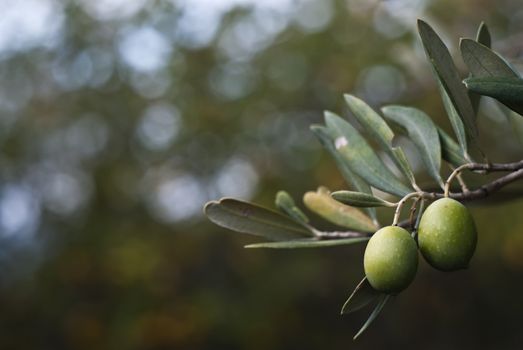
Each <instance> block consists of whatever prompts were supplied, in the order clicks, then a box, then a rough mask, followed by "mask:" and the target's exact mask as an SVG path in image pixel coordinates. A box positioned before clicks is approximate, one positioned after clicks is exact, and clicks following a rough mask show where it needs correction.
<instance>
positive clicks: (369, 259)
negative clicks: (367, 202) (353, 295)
mask: <svg viewBox="0 0 523 350" xmlns="http://www.w3.org/2000/svg"><path fill="white" fill-rule="evenodd" d="M363 267H364V269H365V275H366V276H367V279H368V281H369V283H370V284H371V286H372V287H373V288H374V289H376V290H378V291H380V292H383V293H388V294H396V293H398V292H401V291H402V290H403V289H405V288H407V286H408V285H409V284H410V283H411V282H412V280H413V279H414V276H415V275H416V270H417V269H418V247H417V246H416V242H415V241H414V239H413V238H412V237H411V235H410V234H409V232H408V231H407V230H405V229H403V228H401V227H398V226H387V227H383V228H382V229H380V230H378V231H377V232H376V233H375V234H374V235H373V236H372V237H371V239H370V240H369V243H368V244H367V248H366V249H365V255H364V257H363Z"/></svg>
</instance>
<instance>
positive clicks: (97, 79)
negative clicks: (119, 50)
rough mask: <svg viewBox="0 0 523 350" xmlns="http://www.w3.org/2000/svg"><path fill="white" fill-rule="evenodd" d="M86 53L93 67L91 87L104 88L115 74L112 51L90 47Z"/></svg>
mask: <svg viewBox="0 0 523 350" xmlns="http://www.w3.org/2000/svg"><path fill="white" fill-rule="evenodd" d="M86 53H87V55H88V56H89V58H90V60H91V62H92V66H93V72H92V74H91V79H90V80H89V85H90V86H91V87H99V86H102V85H103V84H105V83H106V82H107V81H108V80H109V78H110V77H111V75H112V73H113V68H114V58H113V55H112V51H111V50H109V49H104V48H102V47H90V48H88V49H87V50H86Z"/></svg>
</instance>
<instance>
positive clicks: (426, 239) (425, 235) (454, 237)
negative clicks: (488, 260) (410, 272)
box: [418, 198, 477, 271]
mask: <svg viewBox="0 0 523 350" xmlns="http://www.w3.org/2000/svg"><path fill="white" fill-rule="evenodd" d="M476 242H477V233H476V226H475V225H474V220H473V219H472V216H471V215H470V213H469V211H468V210H467V208H466V207H465V206H464V205H463V204H461V203H460V202H458V201H456V200H454V199H451V198H442V199H438V200H437V201H435V202H434V203H432V204H431V205H429V206H428V207H427V209H426V210H425V212H424V213H423V216H422V217H421V220H420V223H419V227H418V245H419V249H420V251H421V254H422V255H423V257H424V258H425V260H427V262H428V263H429V264H430V265H431V266H433V267H434V268H436V269H438V270H442V271H454V270H459V269H464V268H467V267H468V265H469V261H470V259H471V258H472V255H474V250H475V249H476Z"/></svg>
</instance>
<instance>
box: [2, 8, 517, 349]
mask: <svg viewBox="0 0 523 350" xmlns="http://www.w3.org/2000/svg"><path fill="white" fill-rule="evenodd" d="M521 5H522V4H521V1H520V0H496V1H494V0H490V1H489V0H475V1H473V0H461V1H454V0H442V1H430V0H389V1H377V0H372V1H369V0H366V1H363V0H344V1H341V0H340V1H334V0H322V1H314V0H262V1H260V0H258V1H255V0H132V1H129V0H96V1H93V0H70V1H57V0H23V1H19V0H0V8H1V9H2V11H1V12H0V147H1V148H0V348H2V349H377V348H382V347H387V348H388V349H395V348H401V349H419V348H424V349H442V348H450V349H452V348H462V349H472V348H475V349H493V348H498V349H519V348H521V344H522V343H523V332H522V328H523V319H522V318H521V315H522V314H523V301H522V300H521V295H523V278H522V277H523V216H522V215H521V211H522V210H523V202H522V201H521V200H516V201H512V202H510V203H507V204H498V203H496V204H495V205H493V204H492V203H491V204H490V205H489V203H484V204H486V205H487V206H481V207H479V206H474V207H472V209H473V213H474V216H475V218H476V220H477V223H478V226H479V228H480V240H479V246H478V252H477V254H476V256H475V258H474V260H473V263H472V266H471V268H470V269H469V270H467V271H462V272H456V273H450V274H444V273H439V272H436V271H434V270H432V269H430V268H429V267H428V266H427V265H426V264H425V263H421V266H420V270H419V273H418V276H417V279H416V281H415V282H414V283H413V285H412V286H411V287H410V288H409V289H408V290H407V291H405V292H404V293H402V294H401V295H400V296H399V297H397V298H395V299H394V301H393V302H392V303H390V304H388V305H387V307H386V309H385V310H384V312H383V314H382V315H381V317H380V318H379V319H378V320H377V321H376V322H375V324H374V326H373V327H372V328H371V329H369V331H368V332H367V333H366V334H365V335H364V336H363V337H362V338H361V339H360V340H358V341H357V342H353V341H352V336H353V335H354V334H355V332H356V331H357V330H358V328H359V327H360V326H361V324H362V323H363V322H364V320H365V319H366V317H367V315H368V313H369V312H370V310H369V309H365V310H362V311H359V312H357V313H355V314H352V315H349V316H344V317H341V316H339V310H340V307H341V305H342V304H343V302H344V301H345V299H346V298H347V297H348V295H349V294H350V292H351V290H352V288H353V287H354V286H355V285H356V283H357V282H358V281H359V280H360V279H361V278H362V276H363V271H362V253H363V246H348V247H337V248H323V249H317V250H295V251H268V250H245V249H243V245H245V244H247V243H251V242H255V241H257V239H256V238H253V237H246V236H244V235H241V234H236V233H232V232H228V231H226V230H223V229H220V228H218V227H216V226H214V225H212V224H211V223H209V222H208V221H207V220H205V218H204V217H203V214H202V206H203V204H204V203H205V202H206V201H208V200H212V199H217V198H219V197H222V196H229V197H236V198H241V199H245V200H252V201H255V202H257V203H261V204H263V205H266V206H272V201H273V198H274V194H275V193H276V191H277V190H279V189H286V190H288V191H289V192H290V193H291V194H292V195H293V196H294V197H295V198H296V199H298V200H299V198H300V197H301V195H302V193H303V192H305V191H308V190H313V189H315V188H316V187H317V186H318V185H326V186H328V187H330V188H331V189H343V188H346V185H345V184H344V182H343V180H342V178H341V177H340V175H339V174H338V172H337V171H336V169H335V166H334V164H333V162H332V161H331V160H330V159H329V158H328V155H327V154H326V152H323V151H322V149H321V147H320V145H319V143H318V142H317V141H316V140H315V139H314V137H313V135H312V133H310V132H309V129H308V127H309V125H310V124H311V123H319V122H321V120H322V111H323V110H326V109H329V110H333V111H336V112H339V113H346V109H345V107H344V106H343V99H342V93H345V92H350V93H353V94H355V95H357V96H359V97H361V98H363V99H365V100H366V101H368V102H369V103H371V104H372V105H373V106H375V107H379V106H380V105H382V104H386V103H402V104H410V105H414V106H418V107H420V108H422V109H423V110H425V111H426V112H428V114H430V115H431V116H432V117H433V118H434V119H435V120H437V121H438V123H439V124H440V125H442V126H443V127H444V128H445V129H447V130H450V128H449V124H448V122H447V120H446V118H445V113H444V110H443V107H442V104H441V101H440V98H439V95H438V93H437V90H436V86H435V84H434V81H433V79H432V76H431V71H430V68H429V66H428V65H427V63H426V60H425V57H424V53H423V50H422V48H421V46H420V42H419V40H418V38H417V35H416V19H417V18H418V17H421V18H424V19H425V20H427V21H429V23H431V24H432V25H433V26H434V27H435V28H436V29H437V31H438V32H439V33H440V34H441V35H442V36H443V37H444V39H445V40H446V43H447V44H448V45H449V47H450V49H451V50H452V52H453V53H455V54H456V53H457V52H456V49H457V43H458V39H459V37H460V36H467V37H473V36H474V35H475V31H476V28H477V26H478V25H479V23H480V22H481V21H482V20H485V21H486V22H487V24H488V25H489V26H490V28H491V31H492V33H493V36H494V48H495V49H497V50H499V52H501V53H503V54H504V55H506V56H507V57H508V58H509V60H511V61H512V62H513V63H514V64H515V65H516V66H517V67H519V68H520V69H521V65H518V62H519V64H521V62H523V39H522V38H523V6H521ZM456 57H457V55H456ZM456 62H457V64H458V65H459V66H460V67H463V63H462V61H461V59H459V58H457V60H456ZM482 111H483V112H486V113H482V115H481V116H480V117H479V123H480V130H481V134H482V138H481V143H482V145H483V148H484V149H485V150H486V152H487V154H488V155H489V157H490V158H491V159H492V160H495V161H500V162H502V161H514V160H518V159H521V158H522V156H523V151H522V144H520V143H518V142H517V140H516V138H515V136H514V135H513V134H512V128H511V127H510V125H509V124H508V123H507V122H506V120H505V119H504V118H503V116H501V115H500V114H499V113H496V110H495V109H493V108H492V107H491V106H490V107H489V105H488V104H483V107H482ZM398 142H400V144H402V145H403V146H404V147H405V148H406V151H407V153H408V155H409V156H410V158H411V160H412V163H413V165H414V166H415V168H416V169H418V171H419V176H420V178H422V179H423V178H426V177H425V175H424V173H423V170H422V169H420V167H419V159H418V158H417V155H416V153H415V150H414V149H413V147H412V145H410V144H408V143H407V142H405V140H401V139H400V140H398ZM444 171H448V170H447V169H445V170H444ZM382 215H383V218H385V219H384V222H386V220H387V218H390V213H382Z"/></svg>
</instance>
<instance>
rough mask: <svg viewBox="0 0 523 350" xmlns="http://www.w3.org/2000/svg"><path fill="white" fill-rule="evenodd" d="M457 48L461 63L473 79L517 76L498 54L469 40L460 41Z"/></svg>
mask: <svg viewBox="0 0 523 350" xmlns="http://www.w3.org/2000/svg"><path fill="white" fill-rule="evenodd" d="M459 47H460V49H461V56H462V57H463V61H465V64H466V65H467V67H468V68H469V70H470V72H471V74H472V76H473V77H477V78H482V77H509V78H510V77H513V78H519V74H518V73H517V72H516V70H515V69H514V68H512V67H511V66H510V64H509V63H508V62H507V61H506V60H505V59H504V58H503V57H501V56H500V55H499V54H497V53H496V52H494V51H492V50H491V49H490V48H488V47H487V46H485V45H482V44H480V43H478V42H476V41H474V40H471V39H461V41H460V44H459Z"/></svg>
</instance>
